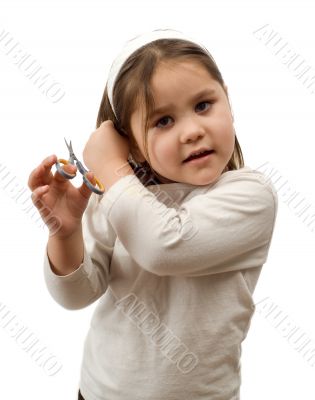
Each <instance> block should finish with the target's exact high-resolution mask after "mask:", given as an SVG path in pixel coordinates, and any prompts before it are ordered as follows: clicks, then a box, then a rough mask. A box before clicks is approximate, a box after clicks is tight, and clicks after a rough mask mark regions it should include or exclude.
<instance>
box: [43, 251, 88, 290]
mask: <svg viewBox="0 0 315 400" xmlns="http://www.w3.org/2000/svg"><path fill="white" fill-rule="evenodd" d="M92 268H93V266H92V260H91V258H90V256H89V254H88V252H87V250H86V247H85V245H84V256H83V262H82V263H81V264H80V265H79V267H78V268H77V269H76V270H75V271H73V272H71V273H70V274H67V275H58V274H56V273H55V272H54V271H53V270H52V267H51V263H50V260H49V257H48V251H47V245H46V248H45V254H44V273H45V276H46V278H47V279H48V280H49V281H62V282H69V283H70V282H71V283H74V282H77V281H79V280H81V279H85V278H86V277H88V276H89V275H90V274H91V271H92Z"/></svg>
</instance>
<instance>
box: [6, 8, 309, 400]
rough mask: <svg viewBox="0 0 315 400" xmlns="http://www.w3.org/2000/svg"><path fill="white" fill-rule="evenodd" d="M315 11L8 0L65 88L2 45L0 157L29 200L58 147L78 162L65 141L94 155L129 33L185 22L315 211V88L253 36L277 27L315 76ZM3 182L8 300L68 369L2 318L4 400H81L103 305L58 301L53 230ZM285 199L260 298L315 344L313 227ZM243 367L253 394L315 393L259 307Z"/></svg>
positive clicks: (289, 397) (249, 142)
mask: <svg viewBox="0 0 315 400" xmlns="http://www.w3.org/2000/svg"><path fill="white" fill-rule="evenodd" d="M314 12H315V3H314V2H311V1H309V2H307V1H301V0H295V1H290V0H286V1H283V2H280V1H270V2H267V1H230V2H229V1H222V0H221V1H209V0H208V1H201V0H194V1H184V0H181V1H165V0H159V1H158V2H157V1H156V2H148V1H142V2H141V1H135V0H134V1H121V0H120V1H119V0H115V1H113V0H111V1H95V0H90V1H87V0H85V1H82V0H81V1H78V0H77V1H67V2H61V1H56V0H54V1H30V0H24V1H13V0H10V1H2V2H1V5H0V33H1V31H2V30H3V29H4V30H6V31H8V32H9V34H10V35H11V37H12V38H13V39H14V40H15V41H16V42H18V43H19V45H20V47H21V48H23V49H24V50H25V52H27V53H29V54H30V55H31V56H32V57H33V58H34V59H35V60H37V63H38V64H39V65H41V66H42V67H43V69H45V70H46V71H47V72H49V73H50V74H51V76H52V77H53V78H54V80H55V81H57V82H59V83H60V85H61V86H62V88H63V89H64V91H65V96H64V98H63V99H61V100H60V101H59V102H57V103H53V102H52V101H51V99H49V98H48V97H47V96H45V95H44V94H42V93H41V91H40V89H38V88H37V87H36V85H35V84H34V83H33V82H32V81H31V80H30V79H29V78H27V77H26V76H25V74H23V72H22V71H21V70H20V69H19V68H18V67H17V66H16V65H15V64H14V62H13V59H12V57H10V55H6V53H5V49H4V47H3V46H2V47H1V46H0V48H1V50H0V65H1V70H0V71H1V73H0V89H1V90H0V105H1V108H0V115H1V118H0V132H1V146H0V164H1V166H2V167H4V166H5V167H6V168H7V170H8V171H9V172H10V174H11V175H12V177H15V182H16V183H18V184H19V185H20V186H21V187H24V188H25V189H27V193H28V195H29V196H30V195H31V192H30V190H29V189H28V187H27V180H28V176H29V174H30V173H31V171H32V170H33V169H34V168H35V167H36V166H37V165H38V164H39V163H40V162H41V161H42V160H43V159H44V158H45V157H47V156H48V155H51V154H56V155H57V156H58V157H66V156H67V152H66V147H65V143H64V139H63V138H64V136H65V137H66V138H67V139H71V140H72V143H73V147H74V150H75V152H76V154H82V153H81V152H82V150H83V148H84V145H85V143H86V141H87V139H88V137H89V135H90V134H91V133H92V132H93V131H94V130H95V124H96V117H97V111H98V107H99V104H100V101H101V97H102V93H103V90H104V87H105V83H106V80H107V74H108V71H109V68H110V65H111V63H112V61H113V58H114V57H115V56H116V54H117V53H118V51H119V50H120V49H121V47H122V45H123V44H124V43H125V41H127V40H129V39H130V38H132V37H134V36H136V35H137V34H140V33H142V32H144V31H147V30H153V29H157V28H173V29H178V30H181V31H183V32H186V33H187V34H188V35H189V34H191V35H194V36H195V37H199V38H200V40H202V41H203V43H204V44H205V45H206V46H207V48H208V49H209V51H210V52H211V54H212V55H213V57H214V58H215V60H216V62H217V64H218V66H219V68H220V70H221V72H222V75H223V78H224V80H225V82H226V84H227V85H228V88H229V94H230V100H231V103H232V107H233V112H234V117H235V126H236V132H237V136H238V140H239V142H240V144H241V147H242V150H243V154H244V158H245V165H248V166H250V167H252V168H257V169H258V167H259V166H260V165H262V164H264V163H268V164H269V165H271V166H273V168H274V169H275V170H277V171H278V174H279V176H281V180H282V183H285V182H286V181H287V187H290V188H291V190H292V191H296V192H298V193H299V196H300V199H302V198H304V200H305V202H306V203H308V204H310V205H311V208H310V210H309V212H311V211H312V213H314V212H315V201H314V200H315V189H314V174H313V165H314V162H313V160H314V148H313V145H314V139H313V137H314V134H315V114H314V103H315V95H314V94H312V93H311V91H310V90H308V89H307V88H306V85H303V82H302V80H301V79H300V80H299V79H297V78H296V77H295V76H294V73H293V72H292V71H290V70H289V69H288V68H287V67H286V66H285V65H284V64H283V63H282V62H281V55H280V53H279V54H278V55H275V54H274V52H273V51H272V49H271V47H270V46H267V45H266V43H265V42H264V41H263V40H259V38H258V35H257V34H256V35H255V34H254V32H255V31H257V30H258V29H259V28H261V27H262V26H264V25H267V24H269V26H270V27H271V28H270V30H271V29H273V30H274V31H275V32H278V35H279V38H280V37H281V38H282V40H283V43H286V42H287V43H288V44H287V46H288V47H291V48H292V49H295V51H296V53H298V54H299V55H300V59H301V60H302V59H304V60H305V65H309V66H311V67H312V69H313V72H314V69H315V55H314V48H315V41H314V37H315V28H314V26H315V25H314ZM314 89H315V85H314V86H313V90H314ZM77 178H78V179H77ZM77 178H75V180H74V181H72V182H73V183H74V184H75V185H76V186H78V185H79V184H81V179H79V177H77ZM1 179H2V180H1ZM4 182H5V179H4V176H3V174H2V175H1V176H0V202H1V207H0V218H1V225H0V226H1V261H2V262H1V267H0V268H1V275H0V276H1V278H0V303H1V304H2V305H5V306H6V307H7V309H8V310H10V311H11V313H12V315H16V318H17V319H19V320H20V321H23V323H24V325H25V326H27V327H28V329H29V330H30V331H32V332H34V334H35V335H36V337H37V338H38V339H39V340H40V342H41V343H42V344H43V345H45V346H47V349H48V350H49V351H50V352H51V353H52V354H54V355H55V357H56V359H58V360H59V362H60V363H61V364H62V369H61V370H60V371H59V372H58V373H57V374H56V375H55V376H48V375H47V373H45V371H44V369H43V368H41V367H40V366H39V365H37V364H36V362H35V361H34V360H33V359H32V358H31V357H30V355H29V354H28V353H26V352H25V351H23V350H22V349H21V347H19V346H18V345H17V343H16V342H15V341H14V339H13V338H12V337H10V333H9V332H8V330H7V329H5V328H3V327H1V326H0V380H1V385H0V397H1V398H2V399H6V400H15V399H20V398H23V399H24V398H25V399H45V400H55V399H73V400H74V399H76V398H77V391H78V384H79V373H80V363H81V357H82V351H83V343H84V339H85V336H86V333H87V331H88V327H89V323H90V318H91V315H92V313H93V310H94V308H95V306H96V303H95V304H93V305H91V306H90V307H87V308H85V309H82V310H77V311H70V310H66V309H64V308H62V307H61V306H59V305H58V304H57V303H56V302H55V301H54V300H53V299H52V298H51V296H50V295H49V293H48V291H47V289H46V286H45V282H44V278H43V272H42V271H43V254H44V249H45V245H46V242H47V239H48V233H47V231H44V230H43V229H41V228H40V224H39V223H38V222H35V218H34V217H33V218H31V217H30V213H27V212H25V211H24V210H23V208H22V206H21V205H18V204H17V203H16V202H15V201H14V199H12V196H10V191H9V190H8V188H5V184H4ZM278 195H279V211H278V218H277V225H276V229H275V232H274V237H273V242H272V246H271V249H270V253H269V257H268V261H267V263H266V264H265V266H264V267H263V270H262V274H261V276H260V279H259V281H258V284H257V287H256V290H255V293H254V301H255V302H256V303H258V302H259V301H261V300H262V299H264V298H269V299H270V301H272V302H273V303H274V304H275V305H276V306H277V307H278V309H279V310H282V312H283V315H286V316H287V320H289V321H290V322H291V324H293V325H296V326H297V327H299V329H300V330H301V332H304V333H305V335H306V336H307V337H309V339H310V341H311V342H310V345H309V347H312V348H313V349H314V348H315V324H314V304H315V294H314V293H315V292H314V253H315V246H314V232H312V230H311V229H310V228H309V227H307V225H306V223H303V219H302V218H299V217H298V216H297V215H296V212H295V211H294V210H293V209H292V207H289V206H288V205H287V204H286V203H285V201H284V200H283V199H282V193H281V192H280V189H279V192H278ZM313 230H314V231H315V229H314V224H313ZM257 308H258V305H257ZM0 318H1V316H0ZM314 351H315V350H314ZM312 361H313V363H312V364H315V356H314V357H313V360H312ZM241 362H242V386H241V399H242V400H253V399H255V400H265V399H286V400H293V399H294V400H296V399H297V398H299V399H311V398H315V387H314V380H315V367H314V366H312V365H311V363H310V362H307V360H306V358H305V357H302V355H301V353H299V352H298V351H296V350H295V349H294V347H293V346H292V345H291V344H290V343H289V342H288V340H287V339H286V338H285V337H284V334H282V333H281V328H276V327H274V326H272V323H271V321H270V319H268V318H266V317H264V316H263V314H260V313H259V312H256V313H255V314H254V317H253V319H252V323H251V327H250V330H249V333H248V336H247V339H246V340H245V341H244V343H243V352H242V360H241ZM86 400H89V399H86ZM109 400H110V399H109ZM148 400H149V399H148Z"/></svg>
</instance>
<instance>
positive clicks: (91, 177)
mask: <svg viewBox="0 0 315 400" xmlns="http://www.w3.org/2000/svg"><path fill="white" fill-rule="evenodd" d="M86 177H87V179H88V180H89V181H90V182H91V183H92V185H93V186H95V185H96V180H95V178H94V174H93V172H91V171H89V172H88V173H87V174H86ZM78 190H79V192H80V193H81V195H82V196H83V197H85V198H86V199H88V198H89V197H90V196H91V194H92V193H93V192H92V190H91V189H89V188H88V187H87V185H86V184H85V183H84V182H83V183H82V185H81V186H80V187H79V188H78Z"/></svg>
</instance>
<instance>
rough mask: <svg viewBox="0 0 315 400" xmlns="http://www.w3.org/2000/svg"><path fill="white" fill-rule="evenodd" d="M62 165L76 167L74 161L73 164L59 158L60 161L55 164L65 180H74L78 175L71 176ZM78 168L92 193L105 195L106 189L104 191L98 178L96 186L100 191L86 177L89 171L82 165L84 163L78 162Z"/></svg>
mask: <svg viewBox="0 0 315 400" xmlns="http://www.w3.org/2000/svg"><path fill="white" fill-rule="evenodd" d="M60 163H61V164H64V165H67V164H69V163H70V164H73V165H74V161H73V162H71V161H70V162H69V160H65V159H63V158H59V159H58V161H57V162H56V163H55V165H56V168H57V171H58V172H59V173H60V174H61V175H62V176H63V177H64V178H67V179H73V178H74V177H75V176H76V174H69V173H68V172H66V171H64V170H63V169H62V167H61V165H60ZM77 167H78V169H79V171H80V172H81V174H82V178H83V181H84V183H85V184H86V186H87V187H88V188H89V189H90V190H92V192H94V193H97V194H103V193H104V192H105V189H104V186H103V184H102V183H101V182H100V181H99V180H98V179H97V178H96V176H94V179H95V182H96V186H98V187H99V189H98V188H97V187H96V186H94V185H92V183H91V182H90V181H89V180H88V178H87V177H86V174H87V173H88V172H89V171H87V170H86V169H85V168H84V167H83V165H82V163H81V162H80V161H78V162H77Z"/></svg>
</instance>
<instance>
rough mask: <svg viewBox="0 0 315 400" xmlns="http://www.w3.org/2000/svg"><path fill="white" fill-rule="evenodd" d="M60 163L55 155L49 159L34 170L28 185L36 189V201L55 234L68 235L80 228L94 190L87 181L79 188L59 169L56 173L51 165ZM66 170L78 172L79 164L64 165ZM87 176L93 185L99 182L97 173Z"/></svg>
mask: <svg viewBox="0 0 315 400" xmlns="http://www.w3.org/2000/svg"><path fill="white" fill-rule="evenodd" d="M56 162H57V157H56V156H55V155H52V156H50V157H47V158H45V159H44V160H43V161H42V162H41V163H40V164H39V165H38V166H37V167H36V168H35V169H34V170H33V171H32V172H31V174H30V176H29V180H28V186H29V188H30V189H31V191H32V192H33V193H32V196H31V198H32V201H33V203H34V205H35V207H36V208H37V209H38V211H39V213H40V215H41V217H42V219H43V221H44V222H45V224H46V225H47V227H48V229H49V231H50V232H51V233H52V231H53V235H54V236H57V237H60V238H67V237H70V236H71V235H72V234H73V233H74V232H75V231H77V230H78V229H79V228H80V226H81V220H82V215H83V213H84V210H85V209H86V207H87V204H88V201H89V198H90V196H91V194H92V191H91V190H90V189H89V188H88V186H87V185H86V184H85V183H84V182H83V183H82V185H81V186H80V187H79V188H76V187H75V186H73V185H72V184H71V183H70V182H69V180H68V178H66V177H64V176H63V175H61V174H60V173H59V172H58V171H56V172H55V174H54V175H53V174H52V172H51V168H52V166H53V165H54V164H55V163H56ZM63 171H65V172H66V173H69V174H75V173H76V171H77V167H76V165H73V164H70V163H69V164H67V165H64V166H63ZM86 177H87V178H88V179H89V180H90V182H92V184H95V183H96V180H95V178H94V174H93V172H91V171H90V172H88V173H87V175H86ZM56 225H57V226H58V229H57V230H56Z"/></svg>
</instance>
